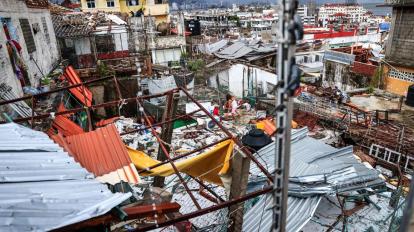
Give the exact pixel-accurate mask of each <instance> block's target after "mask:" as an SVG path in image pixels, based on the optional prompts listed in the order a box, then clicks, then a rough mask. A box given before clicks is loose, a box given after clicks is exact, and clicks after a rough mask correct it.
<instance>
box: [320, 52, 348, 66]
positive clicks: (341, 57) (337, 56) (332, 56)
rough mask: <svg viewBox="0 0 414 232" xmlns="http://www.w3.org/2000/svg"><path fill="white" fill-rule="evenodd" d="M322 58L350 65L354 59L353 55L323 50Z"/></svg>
mask: <svg viewBox="0 0 414 232" xmlns="http://www.w3.org/2000/svg"><path fill="white" fill-rule="evenodd" d="M323 59H324V60H330V61H336V62H339V63H343V64H348V65H350V64H352V63H353V62H354V61H355V55H351V54H348V53H344V52H337V51H325V54H324V57H323Z"/></svg>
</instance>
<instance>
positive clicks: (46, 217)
mask: <svg viewBox="0 0 414 232" xmlns="http://www.w3.org/2000/svg"><path fill="white" fill-rule="evenodd" d="M0 160H1V162H0V170H1V171H0V190H1V195H0V211H1V212H2V213H1V216H0V230H7V231H10V230H11V231H27V230H36V231H48V230H53V229H57V228H61V227H64V226H67V225H70V224H74V223H78V222H81V221H84V220H87V219H90V218H93V217H97V216H101V215H103V214H106V213H107V212H109V211H110V210H112V208H114V207H116V206H118V205H120V204H121V203H122V202H124V201H125V200H127V199H128V198H129V197H131V193H112V192H111V191H110V190H109V189H108V188H107V186H105V185H104V184H102V183H100V182H99V181H97V180H96V179H95V178H94V175H93V174H92V173H90V172H88V171H87V170H86V169H85V168H83V167H81V166H80V164H79V163H77V162H76V161H75V160H74V158H72V157H70V156H69V155H68V153H67V152H65V151H64V150H63V149H62V148H61V147H59V146H58V145H57V144H55V143H54V142H53V141H52V140H51V139H50V138H49V137H48V136H47V135H46V134H44V133H42V132H39V131H34V130H31V129H28V128H26V127H23V126H20V125H17V124H14V123H9V124H3V125H0Z"/></svg>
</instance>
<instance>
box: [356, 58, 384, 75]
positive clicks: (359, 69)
mask: <svg viewBox="0 0 414 232" xmlns="http://www.w3.org/2000/svg"><path fill="white" fill-rule="evenodd" d="M377 68H378V66H375V65H372V64H365V63H361V62H358V61H355V62H354V63H353V66H352V69H351V71H352V72H354V73H356V74H360V75H363V76H366V77H372V76H374V74H375V71H376V70H377Z"/></svg>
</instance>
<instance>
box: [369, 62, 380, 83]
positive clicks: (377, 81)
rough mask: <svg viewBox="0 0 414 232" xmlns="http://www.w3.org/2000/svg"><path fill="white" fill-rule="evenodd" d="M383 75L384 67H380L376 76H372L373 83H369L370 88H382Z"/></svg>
mask: <svg viewBox="0 0 414 232" xmlns="http://www.w3.org/2000/svg"><path fill="white" fill-rule="evenodd" d="M382 74H383V68H382V66H380V67H378V68H377V70H376V71H375V74H374V75H373V76H372V78H371V81H370V83H369V88H381V87H382V86H381V84H382V83H381V79H382Z"/></svg>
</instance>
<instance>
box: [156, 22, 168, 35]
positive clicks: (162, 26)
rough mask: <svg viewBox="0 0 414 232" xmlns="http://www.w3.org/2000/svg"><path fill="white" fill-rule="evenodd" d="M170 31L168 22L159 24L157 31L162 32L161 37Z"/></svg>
mask: <svg viewBox="0 0 414 232" xmlns="http://www.w3.org/2000/svg"><path fill="white" fill-rule="evenodd" d="M169 29H170V25H169V24H168V23H166V22H162V23H160V24H158V26H157V31H158V32H161V36H165V35H167V34H168V30H169Z"/></svg>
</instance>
